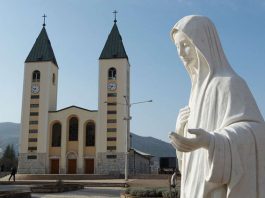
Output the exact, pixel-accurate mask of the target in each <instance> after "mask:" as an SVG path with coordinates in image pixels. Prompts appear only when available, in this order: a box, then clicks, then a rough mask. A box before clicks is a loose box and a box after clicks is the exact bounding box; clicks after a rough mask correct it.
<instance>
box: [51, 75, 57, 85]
mask: <svg viewBox="0 0 265 198" xmlns="http://www.w3.org/2000/svg"><path fill="white" fill-rule="evenodd" d="M55 80H56V79H55V74H52V84H53V85H55Z"/></svg>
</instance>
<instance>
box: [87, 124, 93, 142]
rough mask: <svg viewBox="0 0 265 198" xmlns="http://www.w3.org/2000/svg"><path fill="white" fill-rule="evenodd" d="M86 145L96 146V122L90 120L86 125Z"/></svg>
mask: <svg viewBox="0 0 265 198" xmlns="http://www.w3.org/2000/svg"><path fill="white" fill-rule="evenodd" d="M86 146H95V124H94V123H93V122H88V123H87V125H86Z"/></svg>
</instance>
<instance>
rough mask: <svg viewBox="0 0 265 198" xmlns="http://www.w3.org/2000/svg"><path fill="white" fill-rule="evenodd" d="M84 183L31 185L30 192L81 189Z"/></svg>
mask: <svg viewBox="0 0 265 198" xmlns="http://www.w3.org/2000/svg"><path fill="white" fill-rule="evenodd" d="M83 188H84V185H80V184H62V185H56V184H55V185H52V184H50V185H39V186H34V187H31V188H30V189H31V192H33V193H58V192H67V191H74V190H80V189H83Z"/></svg>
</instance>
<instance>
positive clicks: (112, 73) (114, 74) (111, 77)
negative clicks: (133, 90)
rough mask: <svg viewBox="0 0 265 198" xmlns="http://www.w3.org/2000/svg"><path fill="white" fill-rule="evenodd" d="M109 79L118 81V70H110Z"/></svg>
mask: <svg viewBox="0 0 265 198" xmlns="http://www.w3.org/2000/svg"><path fill="white" fill-rule="evenodd" d="M108 77H109V80H115V79H116V69H115V68H113V67H112V68H110V69H109V72H108Z"/></svg>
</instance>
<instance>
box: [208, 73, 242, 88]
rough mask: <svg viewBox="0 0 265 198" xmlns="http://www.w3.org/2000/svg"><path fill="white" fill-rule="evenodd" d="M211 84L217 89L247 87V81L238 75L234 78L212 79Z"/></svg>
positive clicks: (220, 77) (219, 77)
mask: <svg viewBox="0 0 265 198" xmlns="http://www.w3.org/2000/svg"><path fill="white" fill-rule="evenodd" d="M211 84H213V85H214V86H216V87H223V88H224V87H234V86H242V85H243V86H245V84H246V83H245V81H244V80H243V79H242V78H241V77H240V76H237V75H233V76H216V77H214V78H213V79H212V82H211Z"/></svg>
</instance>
